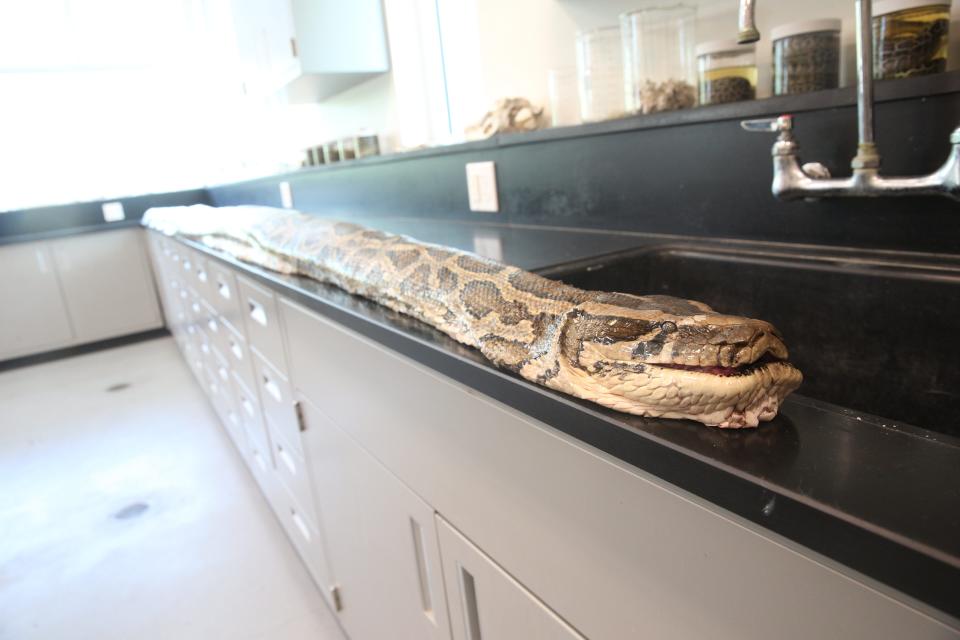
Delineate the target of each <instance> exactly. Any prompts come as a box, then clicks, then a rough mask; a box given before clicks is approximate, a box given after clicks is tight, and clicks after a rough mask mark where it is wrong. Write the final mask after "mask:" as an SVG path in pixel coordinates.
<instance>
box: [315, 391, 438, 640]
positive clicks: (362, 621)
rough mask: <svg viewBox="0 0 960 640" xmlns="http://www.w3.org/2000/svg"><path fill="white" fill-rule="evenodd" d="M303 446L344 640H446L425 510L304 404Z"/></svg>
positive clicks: (430, 521)
mask: <svg viewBox="0 0 960 640" xmlns="http://www.w3.org/2000/svg"><path fill="white" fill-rule="evenodd" d="M300 402H301V409H302V411H303V418H304V424H305V426H306V430H305V431H304V433H303V440H304V447H305V449H306V457H307V465H308V468H309V469H310V472H311V476H312V480H313V488H314V495H315V496H316V498H317V503H318V505H319V507H320V512H321V513H320V519H321V520H322V522H323V525H322V528H323V531H324V533H325V535H326V541H327V550H328V551H329V553H330V558H331V564H332V569H333V573H334V576H335V577H336V580H337V583H338V585H339V590H340V600H341V604H342V610H341V611H340V620H341V623H342V624H343V627H344V629H346V631H347V633H348V634H349V635H350V638H351V640H375V639H378V638H418V639H420V638H422V639H424V640H441V639H444V638H449V625H448V622H447V605H446V599H445V595H444V589H443V582H442V580H443V578H442V574H441V568H440V556H439V549H438V545H437V534H436V524H435V520H434V511H433V509H432V508H431V507H430V506H429V505H428V504H427V503H425V502H424V501H423V500H421V499H420V498H419V497H417V496H416V495H415V494H414V493H413V492H412V491H410V490H409V489H408V488H407V487H406V486H404V485H403V483H401V482H400V480H398V479H397V478H396V476H394V475H393V474H392V473H390V472H389V471H388V470H387V469H386V468H384V467H383V465H381V464H380V463H379V462H377V460H375V459H374V458H373V456H371V455H370V454H369V453H367V452H366V451H365V450H364V449H362V448H361V447H360V446H359V445H357V444H356V443H355V442H354V441H353V440H352V439H351V438H350V437H349V436H347V435H346V434H345V433H344V432H343V431H341V430H340V429H339V428H338V427H337V426H336V425H334V424H333V423H332V422H330V420H329V419H327V418H326V416H324V415H323V413H321V411H320V410H318V409H317V408H316V407H315V406H314V405H313V404H311V403H310V402H309V401H308V400H305V399H301V400H300Z"/></svg>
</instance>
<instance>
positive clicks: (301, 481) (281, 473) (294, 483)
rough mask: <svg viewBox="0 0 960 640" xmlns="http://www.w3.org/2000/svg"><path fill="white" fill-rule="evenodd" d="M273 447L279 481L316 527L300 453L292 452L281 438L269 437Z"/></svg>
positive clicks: (316, 520) (305, 469)
mask: <svg viewBox="0 0 960 640" xmlns="http://www.w3.org/2000/svg"><path fill="white" fill-rule="evenodd" d="M270 444H271V446H272V447H273V460H274V466H275V468H276V470H277V476H278V477H279V478H280V482H282V483H283V486H284V487H285V488H286V490H287V491H288V492H289V493H290V495H291V497H292V498H293V504H294V506H296V507H298V509H299V511H300V513H302V514H303V516H304V518H305V519H306V520H307V521H308V523H309V524H310V525H311V526H312V527H313V528H314V529H317V528H318V526H319V525H318V523H319V520H318V519H317V510H316V507H315V506H314V503H313V493H312V490H311V489H310V478H308V477H307V467H306V464H305V463H304V462H303V458H302V457H301V456H300V454H298V453H296V452H294V451H293V450H291V449H290V447H289V446H288V445H287V444H286V443H285V442H284V441H283V439H282V438H277V437H274V438H271V440H270Z"/></svg>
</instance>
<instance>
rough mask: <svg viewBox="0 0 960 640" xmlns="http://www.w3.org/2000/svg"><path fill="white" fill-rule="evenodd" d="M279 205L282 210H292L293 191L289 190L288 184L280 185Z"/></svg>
mask: <svg viewBox="0 0 960 640" xmlns="http://www.w3.org/2000/svg"><path fill="white" fill-rule="evenodd" d="M280 205H281V206H282V207H283V208H284V209H293V191H291V190H290V183H289V182H286V181H284V182H281V183H280Z"/></svg>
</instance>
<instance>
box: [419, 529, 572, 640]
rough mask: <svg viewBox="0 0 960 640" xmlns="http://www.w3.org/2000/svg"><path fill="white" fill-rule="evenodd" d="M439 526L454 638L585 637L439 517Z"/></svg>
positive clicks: (529, 639) (534, 639)
mask: <svg viewBox="0 0 960 640" xmlns="http://www.w3.org/2000/svg"><path fill="white" fill-rule="evenodd" d="M437 529H438V530H439V533H440V549H441V557H442V558H443V578H444V581H445V583H446V587H447V597H448V598H449V599H450V624H451V627H452V629H453V637H454V640H483V639H485V638H487V639H490V638H496V639H498V640H509V639H511V638H516V640H583V636H582V635H580V634H579V633H577V631H576V630H575V629H573V628H572V627H571V626H570V625H568V624H567V623H566V622H564V621H563V620H561V619H560V618H559V617H558V616H557V614H555V613H554V612H553V611H551V610H550V609H548V608H547V607H546V606H545V605H544V604H543V603H542V602H540V600H538V599H537V598H536V597H535V596H534V595H533V594H532V593H530V592H529V591H527V589H525V588H524V587H523V585H521V584H520V583H519V582H517V581H516V580H514V579H513V578H511V577H510V575H509V574H507V572H506V571H504V570H503V569H501V568H500V567H499V566H497V565H496V563H494V562H493V560H491V559H490V558H488V557H487V556H486V555H485V554H484V553H483V552H482V551H480V549H478V548H477V547H476V546H474V544H473V543H472V542H470V541H469V540H467V539H466V538H464V537H463V536H462V535H461V534H460V532H459V531H457V530H456V529H454V528H453V527H452V526H450V524H449V523H448V522H447V521H446V520H444V519H443V518H441V517H440V516H437Z"/></svg>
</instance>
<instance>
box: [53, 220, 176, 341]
mask: <svg viewBox="0 0 960 640" xmlns="http://www.w3.org/2000/svg"><path fill="white" fill-rule="evenodd" d="M51 247H52V249H53V257H54V261H55V262H56V264H57V272H58V274H59V275H60V282H61V284H62V286H63V293H64V297H65V298H66V300H67V309H69V311H70V318H71V319H72V320H73V328H74V331H75V332H76V337H77V341H78V342H91V341H93V340H102V339H104V338H112V337H115V336H120V335H124V334H128V333H135V332H137V331H145V330H147V329H154V328H157V327H159V326H160V325H161V322H160V310H159V308H158V306H157V294H156V291H155V289H154V286H153V278H152V276H151V274H150V270H149V267H148V265H147V261H146V256H145V253H144V247H143V242H142V237H141V232H140V231H139V230H137V229H126V230H120V231H108V232H104V233H91V234H87V235H83V236H76V237H73V238H65V239H63V240H57V241H55V242H54V243H52V245H51Z"/></svg>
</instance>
